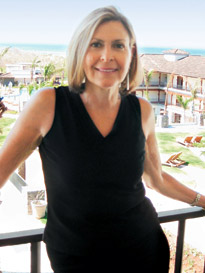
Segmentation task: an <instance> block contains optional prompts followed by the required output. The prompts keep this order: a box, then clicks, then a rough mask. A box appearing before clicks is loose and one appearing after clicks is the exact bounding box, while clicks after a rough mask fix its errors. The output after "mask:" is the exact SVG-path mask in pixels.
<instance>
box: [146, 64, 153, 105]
mask: <svg viewBox="0 0 205 273" xmlns="http://www.w3.org/2000/svg"><path fill="white" fill-rule="evenodd" d="M152 73H153V69H151V70H149V71H147V70H145V69H144V82H145V86H146V91H145V96H146V98H147V99H148V100H149V91H148V87H149V85H150V81H151V79H152Z"/></svg>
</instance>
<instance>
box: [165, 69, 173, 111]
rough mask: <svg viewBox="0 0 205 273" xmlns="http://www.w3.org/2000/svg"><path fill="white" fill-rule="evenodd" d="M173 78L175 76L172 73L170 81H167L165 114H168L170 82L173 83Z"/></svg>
mask: <svg viewBox="0 0 205 273" xmlns="http://www.w3.org/2000/svg"><path fill="white" fill-rule="evenodd" d="M173 78H174V74H171V75H170V78H169V81H168V83H167V90H166V91H165V104H164V106H165V107H164V115H166V114H167V104H168V102H167V99H168V89H169V87H170V84H171V82H172V80H173Z"/></svg>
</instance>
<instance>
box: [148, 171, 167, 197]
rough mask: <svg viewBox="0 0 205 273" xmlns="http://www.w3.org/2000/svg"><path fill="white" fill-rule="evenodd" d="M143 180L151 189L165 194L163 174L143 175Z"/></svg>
mask: <svg viewBox="0 0 205 273" xmlns="http://www.w3.org/2000/svg"><path fill="white" fill-rule="evenodd" d="M143 180H144V182H145V185H146V187H148V188H149V189H152V190H155V191H157V192H160V193H161V192H163V184H164V178H163V172H162V173H160V174H159V173H157V174H156V175H153V174H152V175H146V174H144V175H143Z"/></svg>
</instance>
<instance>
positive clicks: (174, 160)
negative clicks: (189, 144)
mask: <svg viewBox="0 0 205 273" xmlns="http://www.w3.org/2000/svg"><path fill="white" fill-rule="evenodd" d="M181 154H182V152H179V153H175V154H172V155H171V156H170V157H169V158H168V159H167V160H166V161H165V162H163V163H162V165H165V166H169V167H178V166H180V165H183V164H185V163H186V161H184V160H181V159H179V156H180V155H181Z"/></svg>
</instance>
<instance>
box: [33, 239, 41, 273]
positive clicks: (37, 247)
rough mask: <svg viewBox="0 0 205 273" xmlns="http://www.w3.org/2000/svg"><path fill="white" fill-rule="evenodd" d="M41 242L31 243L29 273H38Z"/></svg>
mask: <svg viewBox="0 0 205 273" xmlns="http://www.w3.org/2000/svg"><path fill="white" fill-rule="evenodd" d="M40 267H41V242H34V243H31V273H40V272H41V270H40Z"/></svg>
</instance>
